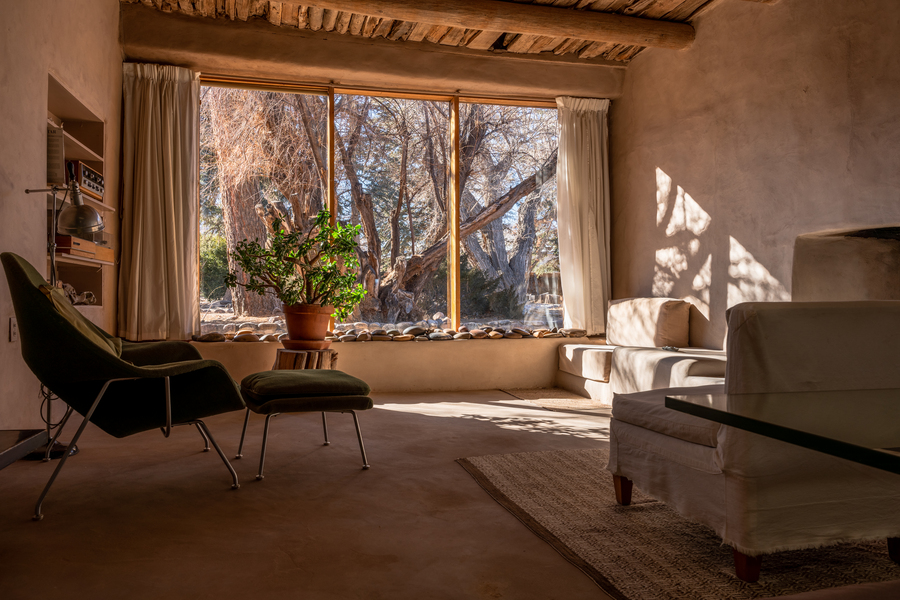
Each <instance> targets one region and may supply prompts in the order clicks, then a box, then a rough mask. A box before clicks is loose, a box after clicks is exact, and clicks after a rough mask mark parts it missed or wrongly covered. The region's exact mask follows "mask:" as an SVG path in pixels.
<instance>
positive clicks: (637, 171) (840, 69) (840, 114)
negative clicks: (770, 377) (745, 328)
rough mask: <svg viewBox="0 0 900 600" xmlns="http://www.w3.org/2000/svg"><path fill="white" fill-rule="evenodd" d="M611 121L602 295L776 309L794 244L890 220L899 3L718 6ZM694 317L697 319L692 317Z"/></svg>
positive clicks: (636, 82) (630, 74)
mask: <svg viewBox="0 0 900 600" xmlns="http://www.w3.org/2000/svg"><path fill="white" fill-rule="evenodd" d="M694 24H695V26H696V29H697V40H696V42H695V43H694V45H693V47H692V48H690V49H689V50H685V51H680V52H669V51H662V50H648V51H645V52H644V53H642V54H641V55H639V56H638V57H637V58H636V59H635V60H634V61H633V62H632V63H631V65H630V66H629V68H628V70H627V72H626V77H625V83H624V90H623V94H622V97H621V98H619V99H617V100H615V101H614V102H613V104H612V110H611V116H610V129H611V133H610V139H611V142H610V144H611V183H612V234H611V236H612V265H613V266H612V276H613V297H615V298H624V297H631V296H674V297H679V298H690V299H693V301H694V303H695V304H696V305H697V306H698V307H699V308H700V309H701V311H702V312H704V314H705V315H706V316H707V317H708V318H710V323H709V325H708V326H706V327H699V328H698V330H697V331H692V339H703V344H704V345H707V346H713V345H716V346H718V347H721V343H722V339H723V337H724V334H725V320H724V313H725V309H726V308H727V307H728V306H731V305H733V304H736V303H738V302H742V301H750V300H761V301H770V300H788V299H790V292H791V256H792V250H793V243H794V238H795V237H796V236H797V235H798V234H801V233H805V232H811V231H819V230H824V229H841V228H849V227H865V226H873V225H878V224H885V223H896V222H900V106H898V102H897V99H898V98H900V4H898V3H897V2H896V1H895V0H872V1H870V2H865V3H860V2H845V1H842V0H781V2H779V3H776V4H772V5H770V4H761V3H757V2H745V1H743V0H730V1H727V2H724V3H723V4H722V5H721V6H719V7H718V8H716V9H714V10H711V11H710V12H708V13H707V14H706V15H704V16H702V17H700V18H699V19H697V21H696V22H695V23H694ZM694 321H697V322H702V320H700V319H692V325H693V323H694Z"/></svg>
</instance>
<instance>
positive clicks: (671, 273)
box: [653, 246, 688, 297]
mask: <svg viewBox="0 0 900 600" xmlns="http://www.w3.org/2000/svg"><path fill="white" fill-rule="evenodd" d="M687 268H688V257H687V255H686V254H685V253H684V252H682V250H681V248H678V247H677V246H672V247H671V248H661V249H660V250H657V251H656V272H655V273H654V276H653V295H654V296H656V297H661V296H668V295H669V294H670V293H671V292H672V290H673V289H674V288H675V281H676V280H678V279H680V278H681V273H682V272H683V271H685V270H687Z"/></svg>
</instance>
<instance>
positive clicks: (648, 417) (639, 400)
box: [612, 385, 725, 448]
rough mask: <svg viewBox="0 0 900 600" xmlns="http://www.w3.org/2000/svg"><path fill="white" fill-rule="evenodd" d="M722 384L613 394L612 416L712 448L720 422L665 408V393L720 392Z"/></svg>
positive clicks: (722, 388) (716, 440)
mask: <svg viewBox="0 0 900 600" xmlns="http://www.w3.org/2000/svg"><path fill="white" fill-rule="evenodd" d="M724 388H725V386H724V385H708V386H703V387H696V388H668V389H663V390H650V391H648V392H637V393H634V394H616V395H615V396H614V397H613V405H612V415H613V418H614V419H616V420H619V421H622V422H625V423H629V424H631V425H635V426H637V427H643V428H644V429H649V430H650V431H655V432H657V433H661V434H663V435H667V436H669V437H673V438H677V439H679V440H684V441H686V442H691V443H694V444H700V445H703V446H708V447H710V448H715V447H716V445H717V444H718V436H719V429H720V428H721V427H722V425H720V424H719V423H716V422H714V421H709V420H707V419H701V418H700V417H695V416H692V415H688V414H685V413H682V412H678V411H677V410H672V409H671V408H666V405H665V398H666V395H678V394H721V393H723V391H724Z"/></svg>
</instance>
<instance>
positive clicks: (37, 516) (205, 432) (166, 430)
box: [32, 375, 246, 521]
mask: <svg viewBox="0 0 900 600" xmlns="http://www.w3.org/2000/svg"><path fill="white" fill-rule="evenodd" d="M137 379H146V378H144V377H121V378H118V379H109V380H107V381H106V382H105V383H104V384H103V387H102V388H100V393H99V394H97V398H96V399H95V400H94V402H93V404H91V407H90V409H88V411H87V413H85V415H84V420H82V421H81V425H79V426H78V431H76V432H75V436H74V437H73V438H72V441H71V442H69V447H71V446H74V445H75V444H76V443H77V442H78V439H79V438H80V437H81V434H82V433H83V432H84V429H85V427H87V424H88V422H89V421H90V420H91V417H92V416H93V414H94V411H95V410H96V409H97V406H98V405H99V404H100V400H101V399H103V396H104V394H106V390H107V389H109V386H110V384H112V383H114V382H116V381H133V380H137ZM164 379H165V399H166V406H165V408H166V424H165V425H164V426H162V427H160V430H162V433H163V436H164V437H166V438H168V437H169V436H170V435H171V433H172V427H177V426H179V425H196V426H197V430H198V431H199V432H200V435H201V436H203V441H204V443H205V448H204V449H203V451H204V452H208V451H209V445H210V444H212V446H213V448H215V449H216V452H218V454H219V457H220V458H221V459H222V461H223V462H224V463H225V466H226V467H227V468H228V471H229V472H230V473H231V479H232V485H231V489H235V490H236V489H238V488H240V487H241V484H240V482H239V481H238V476H237V472H235V470H234V467H232V466H231V463H230V462H228V459H227V458H226V457H225V453H224V452H222V449H221V448H220V447H219V444H218V443H216V440H215V438H213V436H212V433H210V431H209V428H208V427H207V426H206V423H204V422H203V421H202V420H201V419H194V420H192V421H184V422H181V423H172V395H171V382H170V379H169V376H168V375H167V376H165V377H164ZM71 414H72V407H71V406H70V407H69V409H68V411H67V412H66V416H65V417H64V419H63V422H62V423H61V424H60V427H58V428H57V429H58V431H57V433H56V435H55V436H54V440H55V439H56V438H57V437H59V433H60V431H61V430H62V427H63V426H64V425H65V421H67V420H68V418H69V416H71ZM245 427H246V424H245ZM241 442H242V443H243V436H242V437H241ZM68 458H69V452H68V447H67V448H66V452H64V453H63V455H62V457H61V458H60V459H59V464H57V465H56V469H55V470H54V471H53V474H52V475H51V476H50V480H49V481H48V482H47V485H46V486H44V490H43V491H42V492H41V495H40V497H39V498H38V501H37V504H35V507H34V517H32V519H33V520H35V521H40V520H42V519H43V518H44V514H43V513H42V512H41V507H42V505H43V503H44V498H45V497H46V496H47V492H49V491H50V487H51V486H52V485H53V482H54V481H56V478H57V476H58V475H59V473H60V471H62V468H63V466H64V465H65V464H66V460H68Z"/></svg>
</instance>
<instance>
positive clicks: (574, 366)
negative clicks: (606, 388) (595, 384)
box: [559, 344, 616, 383]
mask: <svg viewBox="0 0 900 600" xmlns="http://www.w3.org/2000/svg"><path fill="white" fill-rule="evenodd" d="M615 349H616V347H615V346H606V345H598V344H566V345H564V346H560V347H559V370H560V371H565V372H566V373H571V374H572V375H576V376H578V377H584V378H585V379H593V380H594V381H602V382H604V383H606V382H608V381H609V371H610V368H611V366H612V357H613V350H615Z"/></svg>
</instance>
